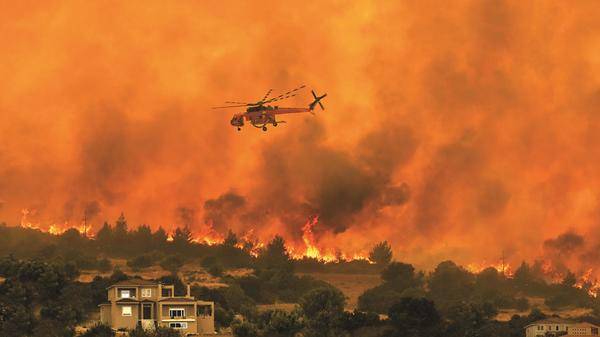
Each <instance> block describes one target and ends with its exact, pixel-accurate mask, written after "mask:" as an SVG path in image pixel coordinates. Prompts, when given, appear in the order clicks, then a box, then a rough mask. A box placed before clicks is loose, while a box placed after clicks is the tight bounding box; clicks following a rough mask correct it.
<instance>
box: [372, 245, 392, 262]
mask: <svg viewBox="0 0 600 337" xmlns="http://www.w3.org/2000/svg"><path fill="white" fill-rule="evenodd" d="M369 259H370V260H371V261H373V262H375V263H377V264H378V265H384V266H385V265H387V264H388V263H390V261H391V260H392V247H390V244H389V243H388V242H387V241H382V242H380V243H378V244H376V245H375V247H373V250H371V252H370V253H369Z"/></svg>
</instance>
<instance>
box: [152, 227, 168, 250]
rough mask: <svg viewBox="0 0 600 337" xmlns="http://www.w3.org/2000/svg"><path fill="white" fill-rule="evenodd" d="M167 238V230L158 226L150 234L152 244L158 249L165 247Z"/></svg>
mask: <svg viewBox="0 0 600 337" xmlns="http://www.w3.org/2000/svg"><path fill="white" fill-rule="evenodd" d="M167 238H168V236H167V232H166V231H165V230H164V229H163V228H162V227H158V229H157V230H156V232H154V234H152V239H153V240H152V241H153V242H154V246H155V247H156V248H158V249H161V248H163V247H165V245H166V244H167Z"/></svg>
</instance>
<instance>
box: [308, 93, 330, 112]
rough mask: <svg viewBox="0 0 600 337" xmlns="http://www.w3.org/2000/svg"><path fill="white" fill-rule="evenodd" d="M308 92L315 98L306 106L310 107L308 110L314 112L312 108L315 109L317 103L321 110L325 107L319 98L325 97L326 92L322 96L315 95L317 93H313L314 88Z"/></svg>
mask: <svg viewBox="0 0 600 337" xmlns="http://www.w3.org/2000/svg"><path fill="white" fill-rule="evenodd" d="M310 92H311V93H312V95H313V97H314V98H315V100H314V101H313V102H312V103H310V104H309V105H308V108H309V109H310V112H311V113H314V112H313V110H314V109H315V106H316V105H317V104H318V105H319V107H320V108H321V110H325V107H324V106H323V103H321V100H322V99H323V98H325V96H327V94H323V95H322V96H317V94H315V91H314V90H311V91H310Z"/></svg>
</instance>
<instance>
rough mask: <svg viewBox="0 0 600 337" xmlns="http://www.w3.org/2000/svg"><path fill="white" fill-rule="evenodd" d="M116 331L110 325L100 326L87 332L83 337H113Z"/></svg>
mask: <svg viewBox="0 0 600 337" xmlns="http://www.w3.org/2000/svg"><path fill="white" fill-rule="evenodd" d="M114 335H115V333H114V331H113V330H112V329H111V327H109V326H108V325H104V324H98V325H95V326H94V327H92V328H91V329H89V330H88V331H86V332H85V333H84V334H82V335H81V337H113V336H114Z"/></svg>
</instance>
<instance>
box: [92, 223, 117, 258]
mask: <svg viewBox="0 0 600 337" xmlns="http://www.w3.org/2000/svg"><path fill="white" fill-rule="evenodd" d="M112 239H113V230H112V228H111V227H110V225H109V224H108V223H107V222H105V223H104V225H102V228H100V230H99V231H98V233H96V242H98V246H99V247H100V249H103V250H105V251H106V250H108V248H109V247H110V244H111V242H112Z"/></svg>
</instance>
